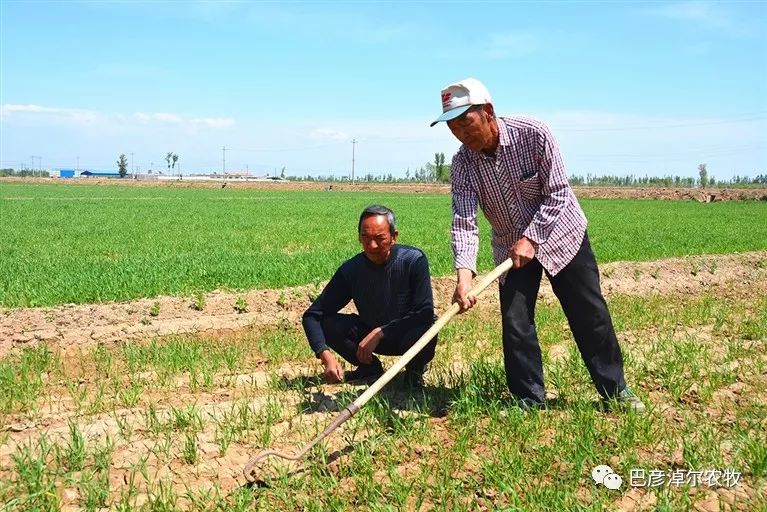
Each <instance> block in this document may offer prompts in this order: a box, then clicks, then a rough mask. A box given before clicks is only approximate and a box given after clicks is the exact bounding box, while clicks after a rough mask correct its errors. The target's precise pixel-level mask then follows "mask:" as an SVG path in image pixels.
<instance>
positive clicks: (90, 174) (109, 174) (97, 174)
mask: <svg viewBox="0 0 767 512" xmlns="http://www.w3.org/2000/svg"><path fill="white" fill-rule="evenodd" d="M80 176H84V177H86V178H119V177H120V173H119V172H113V171H83V172H81V173H80Z"/></svg>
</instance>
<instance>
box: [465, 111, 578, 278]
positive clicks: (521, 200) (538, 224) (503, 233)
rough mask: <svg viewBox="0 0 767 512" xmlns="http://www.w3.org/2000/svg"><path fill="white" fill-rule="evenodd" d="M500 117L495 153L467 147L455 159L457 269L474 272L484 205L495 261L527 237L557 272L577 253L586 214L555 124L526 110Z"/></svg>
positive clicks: (545, 263) (543, 262)
mask: <svg viewBox="0 0 767 512" xmlns="http://www.w3.org/2000/svg"><path fill="white" fill-rule="evenodd" d="M496 120H497V122H498V132H499V136H500V140H499V142H498V148H497V149H496V152H495V157H488V156H485V155H484V154H482V153H477V152H475V151H472V150H470V149H469V148H467V147H466V146H461V148H460V149H459V150H458V153H456V155H455V156H454V157H453V165H452V178H451V181H452V192H453V227H452V231H451V234H452V242H453V255H454V258H455V259H454V261H455V268H467V269H470V270H471V271H472V272H474V273H475V274H476V271H477V268H476V263H477V248H478V246H479V227H478V225H477V206H478V205H479V207H480V208H482V211H483V212H484V214H485V217H487V220H488V221H490V225H491V226H492V229H493V230H492V234H493V239H492V245H493V257H494V259H495V263H496V264H499V263H501V262H503V261H504V260H506V259H507V258H508V257H509V254H510V252H511V247H512V246H513V245H514V243H515V242H517V240H519V239H520V238H521V237H522V236H526V237H527V238H529V239H530V240H531V241H532V242H533V245H534V246H535V257H536V258H537V259H538V261H540V263H541V265H543V268H544V269H546V270H547V271H548V272H549V274H551V275H556V274H557V273H558V272H559V271H560V270H562V269H563V268H564V267H565V266H566V265H567V264H568V263H570V261H571V260H572V259H573V257H574V256H575V253H577V252H578V248H579V247H580V245H581V242H582V241H583V235H584V233H585V232H586V216H585V215H584V214H583V210H581V207H580V205H579V204H578V200H577V199H576V198H575V194H574V193H573V190H572V188H571V187H570V184H569V183H568V181H567V176H566V175H565V166H564V163H563V162H562V157H561V156H560V154H559V148H558V147H557V142H556V140H555V139H554V136H553V135H552V134H551V131H549V128H548V127H547V126H546V125H545V124H543V123H542V122H540V121H538V120H536V119H533V118H529V117H524V116H514V117H498V118H496Z"/></svg>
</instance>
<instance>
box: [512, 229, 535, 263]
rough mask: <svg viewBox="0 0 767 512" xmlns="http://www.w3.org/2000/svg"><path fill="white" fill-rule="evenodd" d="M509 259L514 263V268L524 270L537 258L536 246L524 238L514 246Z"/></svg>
mask: <svg viewBox="0 0 767 512" xmlns="http://www.w3.org/2000/svg"><path fill="white" fill-rule="evenodd" d="M509 257H510V258H511V261H513V262H514V268H522V267H524V266H525V265H527V264H528V263H529V262H530V261H531V260H532V259H533V258H535V246H534V245H533V243H532V242H531V241H530V239H529V238H527V237H526V236H523V237H522V238H520V239H519V240H517V242H516V243H515V244H514V245H513V246H512V248H511V253H510V254H509Z"/></svg>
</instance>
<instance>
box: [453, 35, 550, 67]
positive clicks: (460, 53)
mask: <svg viewBox="0 0 767 512" xmlns="http://www.w3.org/2000/svg"><path fill="white" fill-rule="evenodd" d="M541 46H542V43H541V41H540V38H538V37H537V36H535V35H534V34H532V33H530V32H525V31H507V32H495V33H492V34H489V35H488V36H487V37H485V38H483V39H481V40H479V41H476V42H473V43H466V44H463V45H453V46H451V47H450V50H449V51H447V50H446V51H442V52H441V53H440V54H439V57H441V58H444V59H451V60H455V59H471V60H474V59H482V60H509V59H520V58H523V57H527V56H529V55H533V54H535V53H537V52H538V51H540V49H541Z"/></svg>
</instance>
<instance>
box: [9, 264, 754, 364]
mask: <svg viewBox="0 0 767 512" xmlns="http://www.w3.org/2000/svg"><path fill="white" fill-rule="evenodd" d="M601 272H602V288H603V290H604V292H605V294H606V295H608V296H609V295H611V294H626V295H651V294H662V295H669V294H689V295H699V294H701V293H714V294H717V295H726V294H728V293H732V292H733V290H734V289H737V290H738V291H737V293H739V294H742V293H753V294H756V295H764V294H767V251H756V252H749V253H745V254H735V255H725V256H693V257H686V258H671V259H665V260H658V261H652V262H615V263H609V264H606V265H602V266H601ZM454 283H455V281H454V279H453V278H450V277H446V278H436V279H434V280H433V283H432V285H433V288H434V296H435V305H436V308H437V310H438V311H443V310H444V309H445V308H447V306H448V305H449V303H450V298H451V296H452V292H453V287H454ZM319 289H320V288H318V287H316V286H313V285H308V286H300V287H293V288H285V289H274V290H251V291H247V292H242V293H234V292H224V291H215V292H212V293H209V294H207V295H206V297H205V303H206V304H205V307H204V309H203V310H202V311H197V310H195V309H194V308H193V304H194V299H193V298H192V297H157V298H152V299H140V300H136V301H131V302H120V303H110V304H86V305H65V306H59V307H54V308H24V309H10V310H0V357H2V356H5V355H7V354H9V353H11V352H13V351H14V350H18V349H19V348H21V347H24V346H27V345H29V344H33V343H37V342H45V343H48V344H49V345H50V346H51V347H52V348H60V349H61V350H62V351H63V352H65V353H66V352H67V351H68V350H79V349H83V348H87V347H90V346H93V345H95V344H98V343H117V342H120V341H125V340H138V339H143V338H150V337H155V336H164V335H172V334H189V333H210V332H216V331H237V330H240V329H243V328H246V327H260V326H277V325H281V324H284V323H286V322H287V323H288V324H290V325H293V326H298V325H299V324H300V317H301V314H302V313H303V311H304V310H305V309H306V308H307V307H308V306H309V304H310V303H311V298H312V297H314V296H316V294H317V292H318V291H319ZM493 290H495V288H494V287H490V291H489V294H490V295H491V296H492V295H496V294H497V293H494V292H493ZM540 295H541V296H542V297H545V298H550V299H551V298H553V293H552V292H551V288H550V287H549V285H548V281H546V280H545V279H544V280H543V286H542V287H541V291H540ZM240 297H242V298H243V299H244V300H245V301H246V302H247V304H248V311H247V312H242V313H238V312H237V311H236V309H235V304H236V302H237V300H238V299H239V298H240ZM157 304H159V308H158V307H157ZM153 310H154V311H155V312H157V314H156V316H153V315H152V311H153Z"/></svg>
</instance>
